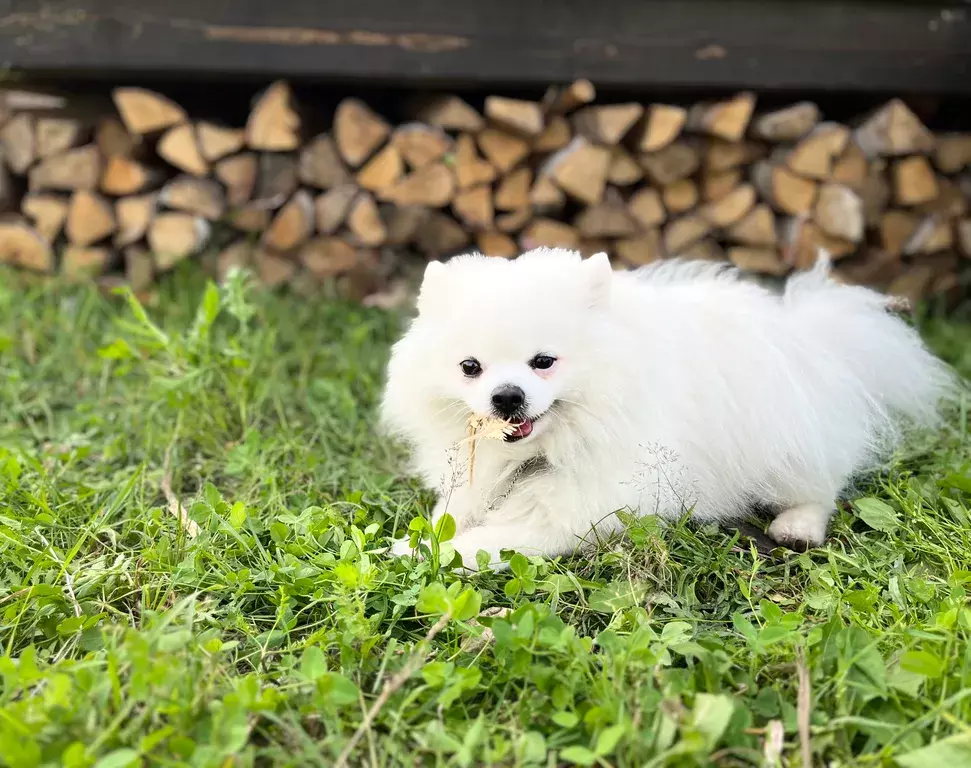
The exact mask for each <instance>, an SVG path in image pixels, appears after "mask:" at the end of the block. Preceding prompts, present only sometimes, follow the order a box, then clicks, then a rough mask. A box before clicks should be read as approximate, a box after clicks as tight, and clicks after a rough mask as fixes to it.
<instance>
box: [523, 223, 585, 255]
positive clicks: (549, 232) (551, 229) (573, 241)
mask: <svg viewBox="0 0 971 768" xmlns="http://www.w3.org/2000/svg"><path fill="white" fill-rule="evenodd" d="M579 240H580V238H579V237H578V236H577V231H576V230H575V229H574V228H573V227H571V226H569V225H568V224H564V223H563V222H562V221H555V220H554V219H544V218H539V219H533V220H532V221H531V222H530V224H529V226H527V227H526V229H524V230H523V231H522V232H521V233H520V235H519V247H520V248H522V250H524V251H531V250H533V249H535V248H576V247H577V245H578V244H579Z"/></svg>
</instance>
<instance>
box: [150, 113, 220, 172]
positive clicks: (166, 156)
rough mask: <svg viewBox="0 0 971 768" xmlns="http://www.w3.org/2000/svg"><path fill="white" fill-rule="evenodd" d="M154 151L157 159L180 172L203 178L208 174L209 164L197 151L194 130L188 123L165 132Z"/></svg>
mask: <svg viewBox="0 0 971 768" xmlns="http://www.w3.org/2000/svg"><path fill="white" fill-rule="evenodd" d="M155 151H156V152H158V155H159V157H161V158H162V159H163V160H165V161H166V162H168V163H169V164H170V165H173V166H175V167H176V168H178V169H179V170H180V171H184V172H185V173H191V174H192V175H193V176H205V175H206V174H207V173H209V163H207V162H206V160H205V158H203V156H202V152H201V151H200V150H199V142H198V141H197V140H196V131H195V128H193V127H192V126H191V125H189V124H188V123H185V124H182V125H177V126H175V127H174V128H170V129H169V130H167V131H166V132H165V134H164V135H163V136H162V138H161V139H159V142H158V146H157V147H156V148H155Z"/></svg>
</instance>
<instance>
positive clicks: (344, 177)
mask: <svg viewBox="0 0 971 768" xmlns="http://www.w3.org/2000/svg"><path fill="white" fill-rule="evenodd" d="M297 173H298V175H299V178H300V181H301V182H303V183H304V184H309V185H310V186H311V187H316V188H317V189H332V188H333V187H339V186H342V185H344V184H348V183H350V182H351V181H352V179H351V174H350V173H349V172H348V170H347V168H346V167H345V166H344V162H343V161H342V160H341V158H340V155H339V154H338V153H337V146H336V145H335V144H334V140H333V139H332V138H331V137H330V135H328V134H326V133H321V134H320V135H318V136H315V137H314V139H313V141H311V142H310V143H309V144H308V145H307V146H306V147H304V149H303V151H302V152H301V153H300V160H299V163H298V167H297Z"/></svg>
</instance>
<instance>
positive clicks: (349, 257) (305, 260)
mask: <svg viewBox="0 0 971 768" xmlns="http://www.w3.org/2000/svg"><path fill="white" fill-rule="evenodd" d="M298 258H299V260H300V263H301V264H303V265H304V266H305V267H306V268H307V270H308V271H309V272H310V273H311V274H313V275H314V277H316V278H318V279H321V280H322V279H326V278H330V277H337V276H338V275H342V274H344V273H345V272H348V271H350V270H351V269H353V268H354V267H355V266H356V265H357V250H356V249H355V248H354V247H353V246H351V245H350V244H349V243H347V242H346V241H345V240H344V239H343V238H340V237H315V238H313V239H312V240H308V241H307V242H306V243H304V244H303V245H302V246H301V247H300V251H299V254H298Z"/></svg>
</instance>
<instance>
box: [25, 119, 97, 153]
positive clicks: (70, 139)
mask: <svg viewBox="0 0 971 768" xmlns="http://www.w3.org/2000/svg"><path fill="white" fill-rule="evenodd" d="M36 131H37V135H36V137H35V140H34V145H35V148H36V150H37V157H50V156H51V155H59V154H61V152H67V151H68V150H69V149H74V148H75V147H77V146H79V145H81V144H84V142H85V141H86V139H88V138H90V135H91V134H90V132H89V131H87V130H86V129H85V124H84V122H83V121H82V120H79V119H77V118H73V117H38V118H37V127H36Z"/></svg>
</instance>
